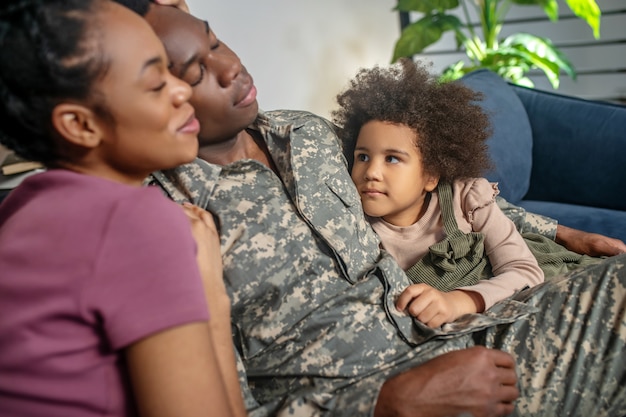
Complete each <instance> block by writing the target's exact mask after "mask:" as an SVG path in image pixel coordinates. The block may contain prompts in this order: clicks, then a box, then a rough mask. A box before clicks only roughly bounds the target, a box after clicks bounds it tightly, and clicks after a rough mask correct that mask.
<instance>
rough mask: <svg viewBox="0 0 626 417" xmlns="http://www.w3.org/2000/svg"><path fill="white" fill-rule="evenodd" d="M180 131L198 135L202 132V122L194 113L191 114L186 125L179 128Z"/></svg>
mask: <svg viewBox="0 0 626 417" xmlns="http://www.w3.org/2000/svg"><path fill="white" fill-rule="evenodd" d="M178 131H179V132H181V133H193V134H196V133H198V132H200V122H199V121H198V119H196V114H195V113H194V112H192V113H191V116H189V118H187V120H186V121H185V123H183V125H182V126H181V127H179V128H178Z"/></svg>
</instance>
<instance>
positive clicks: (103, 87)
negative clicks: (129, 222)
mask: <svg viewBox="0 0 626 417" xmlns="http://www.w3.org/2000/svg"><path fill="white" fill-rule="evenodd" d="M101 18H102V21H101V22H100V24H101V25H102V27H103V29H101V33H102V36H101V38H100V45H101V48H102V49H103V53H104V54H105V56H106V57H107V58H108V60H109V62H110V67H109V69H108V71H107V72H106V75H105V76H104V77H103V79H102V80H101V81H99V82H97V83H96V86H95V87H96V90H97V91H98V92H99V93H100V94H101V95H102V96H103V97H104V104H105V106H106V108H107V110H108V112H109V114H110V116H111V119H112V121H111V120H108V121H107V120H101V125H102V128H103V130H104V134H103V138H102V143H101V146H100V148H99V150H98V151H99V154H98V155H99V156H100V157H101V160H102V161H101V162H102V166H103V169H104V170H105V171H107V170H108V172H109V174H110V176H112V177H113V179H117V180H121V181H123V182H127V181H125V180H129V181H130V182H135V181H136V180H137V179H138V178H139V179H140V180H142V179H143V178H145V177H146V176H147V175H148V174H149V173H150V172H152V171H155V170H159V169H167V168H173V167H175V166H177V165H180V164H183V163H187V162H190V161H192V160H193V159H194V158H195V157H196V155H197V152H198V141H197V134H198V131H199V123H198V120H197V119H196V118H195V115H194V109H193V108H192V106H191V105H190V104H189V102H188V100H189V98H190V96H191V89H190V87H189V86H188V85H187V84H186V83H185V82H183V81H181V80H179V79H177V78H175V77H174V76H172V75H171V74H170V72H169V70H168V60H167V56H166V54H165V49H164V48H163V45H162V43H161V41H160V40H159V39H158V38H157V36H156V34H155V33H154V32H153V31H152V29H151V28H150V26H149V25H148V23H147V22H146V21H145V20H144V19H143V18H142V17H140V16H139V15H136V14H135V13H133V12H132V11H130V10H128V9H126V8H125V7H123V6H120V5H118V4H116V3H113V2H110V6H109V7H106V11H105V12H104V13H103V14H102V17H101Z"/></svg>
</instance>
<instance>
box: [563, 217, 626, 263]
mask: <svg viewBox="0 0 626 417" xmlns="http://www.w3.org/2000/svg"><path fill="white" fill-rule="evenodd" d="M555 241H556V243H558V244H559V245H563V246H565V247H566V248H567V249H569V250H571V251H573V252H576V253H582V254H586V255H590V256H613V255H618V254H620V253H626V244H624V242H622V241H621V240H619V239H614V238H611V237H608V236H604V235H600V234H597V233H589V232H583V231H582V230H578V229H572V228H571V227H567V226H563V225H558V227H557V232H556V238H555Z"/></svg>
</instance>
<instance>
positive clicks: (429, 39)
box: [391, 13, 462, 62]
mask: <svg viewBox="0 0 626 417" xmlns="http://www.w3.org/2000/svg"><path fill="white" fill-rule="evenodd" d="M461 26H462V24H461V21H460V20H459V18H458V17H456V16H453V15H447V14H443V13H436V14H432V15H427V16H424V17H423V18H421V19H420V20H418V21H417V22H415V23H411V24H410V25H408V26H407V27H405V28H404V29H403V30H402V33H401V34H400V38H399V39H398V41H397V42H396V45H395V48H394V51H393V58H392V61H391V62H396V61H397V60H398V59H399V58H401V57H411V56H413V55H415V54H419V53H420V52H422V51H423V50H424V49H425V48H426V47H427V46H429V45H432V44H433V43H435V42H437V41H438V40H439V39H441V35H442V34H443V33H444V32H446V31H449V30H455V29H457V28H459V27H461ZM457 32H458V31H457Z"/></svg>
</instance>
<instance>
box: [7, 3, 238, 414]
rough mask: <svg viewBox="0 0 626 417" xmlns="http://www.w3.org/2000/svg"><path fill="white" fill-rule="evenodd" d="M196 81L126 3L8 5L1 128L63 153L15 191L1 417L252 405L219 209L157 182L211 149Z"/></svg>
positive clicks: (51, 153) (32, 153) (234, 410)
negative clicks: (175, 67) (187, 200)
mask: <svg viewBox="0 0 626 417" xmlns="http://www.w3.org/2000/svg"><path fill="white" fill-rule="evenodd" d="M190 95H191V90H190V87H189V86H188V85H187V84H185V83H183V82H182V81H180V80H178V79H176V78H174V77H173V76H172V75H170V73H169V71H168V60H167V57H166V55H165V51H164V49H163V46H162V44H161V42H160V41H159V39H158V38H157V37H156V35H155V34H154V32H153V31H152V30H151V29H150V27H149V26H148V24H147V22H145V21H144V20H143V19H142V18H141V17H140V16H138V15H136V14H134V13H133V12H131V11H130V10H128V9H126V8H124V7H123V6H120V5H118V4H115V3H113V2H111V1H109V0H46V1H37V0H21V1H18V0H16V1H5V2H3V3H2V5H1V6H0V97H1V100H0V103H1V104H0V142H1V143H2V144H3V145H5V146H7V147H9V148H11V149H13V150H14V151H15V152H16V153H17V154H19V155H21V156H23V157H25V158H28V159H32V160H37V161H41V162H43V163H44V164H45V165H46V167H47V170H46V172H44V173H41V174H36V175H33V176H31V177H29V178H27V179H26V180H25V181H24V182H23V183H22V184H21V185H20V186H19V187H18V188H16V189H15V190H13V191H12V192H11V193H10V195H9V196H8V197H7V199H6V200H5V201H3V203H2V204H1V205H0V271H1V273H0V415H2V416H3V417H13V416H45V417H54V416H63V417H72V416H81V417H82V416H103V415H107V416H134V415H137V414H141V415H142V416H149V417H152V416H157V417H158V416H173V415H175V416H181V417H184V416H199V415H207V416H208V415H220V416H222V415H224V416H231V415H235V414H238V415H243V412H242V410H243V404H242V403H241V397H240V396H239V402H236V401H229V400H228V398H229V396H228V395H227V392H226V389H225V381H224V380H223V379H222V374H228V375H235V372H234V363H233V361H232V360H224V359H223V358H222V357H221V356H220V357H219V358H218V357H217V356H218V355H217V354H218V352H220V351H221V350H222V349H224V346H223V343H222V342H223V341H224V340H228V341H230V334H227V335H226V338H224V337H223V336H224V335H222V334H218V333H217V332H216V331H215V330H214V329H215V328H216V327H217V328H224V327H226V328H228V327H229V326H214V325H213V324H212V323H218V324H219V323H221V322H224V321H225V322H226V323H229V322H230V320H229V318H230V317H229V316H228V314H229V312H230V310H229V304H228V298H227V296H226V293H225V289H224V286H223V282H222V281H221V272H222V270H221V259H220V252H219V239H218V236H217V231H216V228H215V225H214V224H213V221H212V217H211V216H210V215H209V214H208V213H206V212H204V211H202V210H199V209H198V208H197V207H187V208H185V209H184V210H186V213H185V212H184V211H183V209H181V208H180V207H179V206H178V205H176V204H175V203H173V202H171V201H169V200H167V199H166V198H165V197H164V196H163V195H162V194H161V192H160V191H158V190H156V189H152V188H145V187H142V186H141V185H142V182H143V180H144V179H145V178H146V176H147V175H148V174H149V173H150V172H152V171H154V170H159V169H168V168H173V167H175V166H177V165H179V164H182V163H187V162H190V161H191V160H192V159H194V157H195V156H196V153H197V150H198V144H197V133H198V130H199V126H198V121H197V120H196V118H195V116H194V110H193V108H192V107H191V105H190V104H189V103H188V100H189V98H190ZM185 214H187V216H186V215H185ZM190 221H191V226H190ZM194 236H195V240H194ZM196 256H197V260H196ZM206 297H209V298H210V300H215V301H216V303H211V305H210V307H211V320H210V321H209V312H208V310H207V302H206ZM229 333H230V332H229ZM230 350H231V352H230V355H231V356H230V357H232V344H231V345H230ZM230 398H236V397H233V396H231V397H230Z"/></svg>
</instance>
